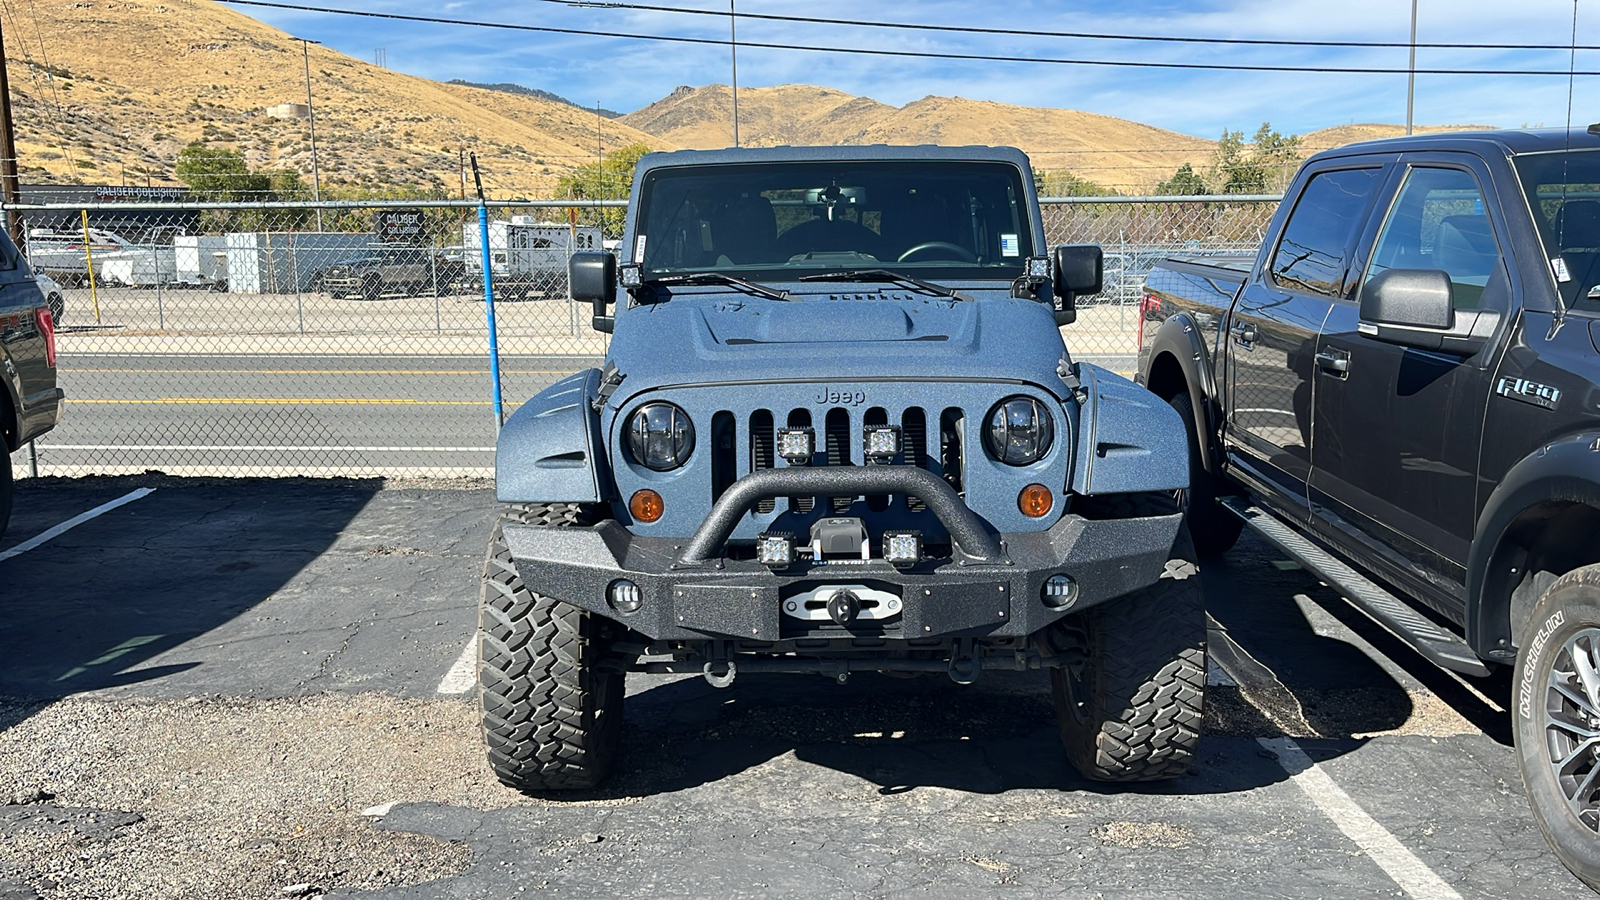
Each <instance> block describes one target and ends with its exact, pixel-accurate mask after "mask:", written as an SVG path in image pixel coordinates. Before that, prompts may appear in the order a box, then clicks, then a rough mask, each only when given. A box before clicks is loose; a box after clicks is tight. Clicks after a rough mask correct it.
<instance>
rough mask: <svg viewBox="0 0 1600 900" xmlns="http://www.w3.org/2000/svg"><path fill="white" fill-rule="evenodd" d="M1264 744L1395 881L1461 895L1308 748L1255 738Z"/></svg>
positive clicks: (1439, 896)
mask: <svg viewBox="0 0 1600 900" xmlns="http://www.w3.org/2000/svg"><path fill="white" fill-rule="evenodd" d="M1256 740H1257V742H1258V743H1260V744H1261V746H1263V747H1265V748H1267V749H1268V750H1270V751H1272V752H1273V753H1274V754H1276V755H1277V757H1278V765H1280V766H1282V767H1283V770H1284V771H1285V772H1288V773H1289V777H1290V779H1292V780H1293V781H1294V783H1295V784H1297V785H1299V786H1300V789H1301V790H1302V791H1305V793H1306V796H1307V797H1309V798H1311V802H1312V803H1314V804H1316V806H1317V808H1318V809H1320V810H1322V813H1323V815H1326V816H1327V817H1328V818H1329V819H1332V820H1333V824H1335V825H1337V826H1339V830H1340V831H1342V832H1344V833H1345V836H1346V837H1348V838H1349V839H1350V840H1352V841H1355V843H1356V846H1358V847H1360V848H1361V850H1362V852H1364V853H1366V854H1367V856H1369V857H1371V859H1372V861H1373V862H1375V863H1377V864H1378V867H1379V868H1381V869H1383V871H1384V872H1385V873H1387V874H1388V876H1389V877H1390V878H1391V879H1393V880H1394V883H1395V884H1397V885H1399V886H1400V889H1401V890H1403V891H1405V892H1406V893H1407V894H1408V895H1410V896H1411V897H1414V898H1416V900H1461V895H1460V894H1458V893H1456V890H1455V888H1453V887H1451V886H1450V885H1448V884H1446V883H1445V882H1444V879H1442V878H1440V877H1439V876H1438V875H1437V874H1435V873H1434V871H1433V870H1432V869H1430V868H1428V866H1427V864H1425V863H1424V862H1423V861H1422V860H1420V859H1418V858H1417V857H1416V855H1415V854H1413V853H1412V852H1411V851H1410V850H1407V849H1406V848H1405V845H1404V844H1401V843H1400V841H1399V839H1398V838H1396V837H1395V836H1394V835H1393V834H1390V833H1389V831H1388V829H1386V828H1384V827H1383V826H1382V825H1379V824H1378V823H1377V821H1376V820H1375V819H1373V818H1372V817H1371V816H1369V815H1367V812H1366V810H1364V809H1362V808H1361V806H1360V805H1359V804H1357V803H1356V801H1354V800H1352V799H1351V798H1350V795H1349V794H1346V793H1345V792H1344V790H1343V789H1342V788H1340V787H1339V786H1338V785H1337V784H1334V782H1333V779H1332V778H1329V777H1328V773H1326V772H1324V771H1322V770H1321V769H1319V768H1317V764H1316V763H1314V762H1312V761H1311V757H1309V756H1307V755H1306V753H1305V751H1304V750H1301V749H1300V746H1299V745H1298V744H1296V743H1295V742H1294V741H1292V740H1290V739H1288V738H1257V739H1256Z"/></svg>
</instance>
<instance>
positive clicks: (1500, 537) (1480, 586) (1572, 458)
mask: <svg viewBox="0 0 1600 900" xmlns="http://www.w3.org/2000/svg"><path fill="white" fill-rule="evenodd" d="M1552 502H1555V503H1580V504H1584V505H1587V506H1590V507H1593V508H1594V509H1596V510H1600V431H1594V430H1589V431H1582V432H1578V433H1575V434H1571V435H1568V436H1566V437H1563V438H1560V439H1557V440H1554V441H1551V442H1549V443H1547V444H1545V445H1543V446H1541V447H1540V448H1539V449H1538V450H1535V451H1534V452H1533V453H1530V454H1529V455H1527V456H1525V457H1523V458H1522V459H1521V460H1520V461H1518V462H1517V464H1516V465H1514V466H1512V467H1511V470H1510V471H1509V472H1507V473H1506V475H1505V477H1504V478H1502V479H1501V480H1500V483H1499V485H1497V486H1496V487H1495V489H1494V492H1493V493H1491V494H1490V495H1489V500H1488V502H1487V503H1485V504H1484V507H1483V512H1482V513H1481V514H1480V515H1479V516H1478V527H1477V531H1476V533H1475V534H1474V535H1473V538H1472V550H1471V552H1470V554H1469V555H1468V560H1467V616H1466V619H1467V621H1466V627H1467V642H1468V643H1469V644H1470V645H1471V646H1472V648H1473V650H1475V651H1476V652H1477V653H1478V655H1480V656H1483V657H1484V658H1486V659H1497V660H1500V661H1502V662H1504V661H1508V660H1510V659H1512V658H1513V657H1512V654H1511V646H1512V642H1513V641H1514V640H1515V638H1516V634H1515V631H1516V627H1517V626H1516V623H1513V622H1511V621H1510V614H1511V609H1510V594H1511V588H1512V587H1513V586H1514V581H1513V578H1514V576H1513V574H1512V571H1511V570H1512V568H1513V566H1515V565H1517V562H1516V558H1517V557H1518V555H1519V552H1520V547H1519V546H1518V545H1517V544H1516V542H1515V541H1514V540H1510V539H1508V538H1512V537H1514V535H1512V534H1511V532H1512V530H1513V528H1514V526H1515V525H1516V523H1517V522H1518V520H1519V518H1521V517H1523V515H1524V513H1528V512H1529V511H1531V510H1535V509H1536V508H1537V507H1538V506H1540V504H1546V503H1552Z"/></svg>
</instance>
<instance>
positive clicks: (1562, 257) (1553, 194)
mask: <svg viewBox="0 0 1600 900" xmlns="http://www.w3.org/2000/svg"><path fill="white" fill-rule="evenodd" d="M1512 164H1513V165H1515V166H1516V169H1517V175H1518V177H1519V178H1520V179H1521V181H1522V189H1523V191H1525V192H1526V193H1527V195H1528V206H1529V208H1531V209H1532V210H1533V214H1534V215H1533V223H1534V226H1535V227H1536V228H1538V231H1539V240H1540V241H1541V242H1542V243H1543V244H1544V251H1545V256H1546V258H1548V259H1549V260H1550V268H1551V274H1552V275H1554V276H1555V280H1556V289H1557V290H1558V291H1560V293H1561V302H1562V303H1563V304H1564V305H1565V306H1566V307H1567V309H1570V310H1574V311H1577V312H1586V313H1589V314H1591V315H1594V314H1597V313H1600V152H1596V151H1594V150H1573V151H1570V152H1564V153H1528V154H1523V155H1521V156H1517V157H1515V158H1514V159H1513V160H1512Z"/></svg>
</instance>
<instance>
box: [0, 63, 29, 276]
mask: <svg viewBox="0 0 1600 900" xmlns="http://www.w3.org/2000/svg"><path fill="white" fill-rule="evenodd" d="M5 43H6V42H5V35H4V33H0V195H3V197H4V199H5V201H6V207H7V209H6V228H7V230H9V231H10V232H11V240H13V241H15V242H16V245H17V248H18V249H19V250H25V249H27V248H26V247H25V246H24V242H25V240H26V238H27V235H25V234H24V233H23V230H22V210H20V209H17V204H18V203H21V202H22V189H21V185H20V183H19V182H18V179H17V135H16V129H15V127H14V125H13V124H12V119H11V80H10V78H9V77H7V75H6V62H5Z"/></svg>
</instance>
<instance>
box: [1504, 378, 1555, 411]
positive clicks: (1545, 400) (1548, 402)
mask: <svg viewBox="0 0 1600 900" xmlns="http://www.w3.org/2000/svg"><path fill="white" fill-rule="evenodd" d="M1494 392H1495V393H1497V394H1499V395H1500V396H1502V397H1510V398H1511V399H1513V400H1521V401H1522V402H1523V403H1532V404H1533V405H1534V406H1542V407H1544V408H1545V409H1555V408H1556V404H1557V403H1560V402H1561V391H1560V390H1559V389H1557V388H1553V387H1551V386H1550V385H1548V384H1540V383H1539V382H1537V381H1529V380H1528V379H1526V378H1502V379H1500V383H1499V384H1497V385H1495V389H1494Z"/></svg>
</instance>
